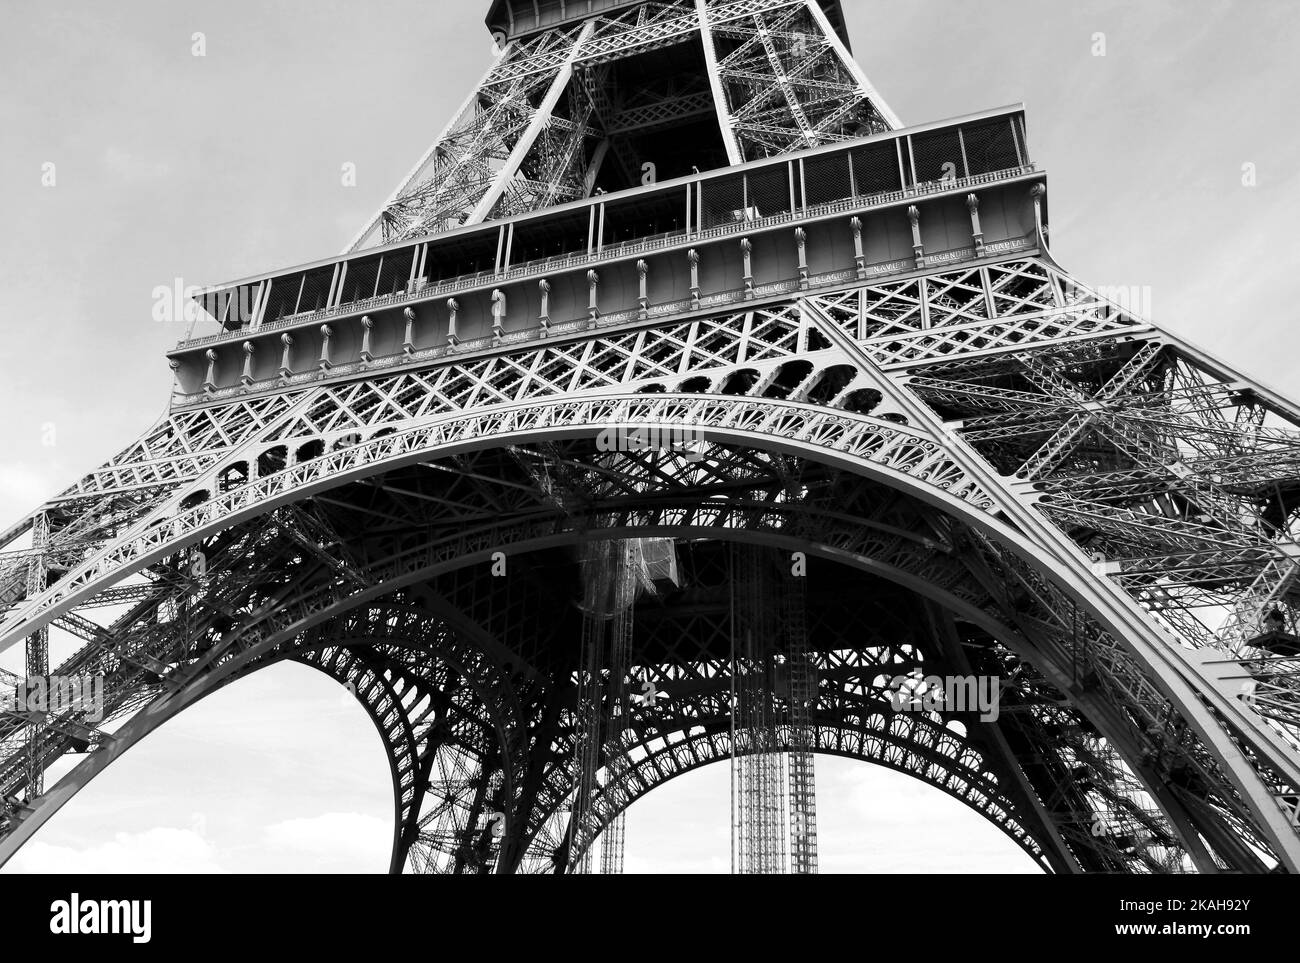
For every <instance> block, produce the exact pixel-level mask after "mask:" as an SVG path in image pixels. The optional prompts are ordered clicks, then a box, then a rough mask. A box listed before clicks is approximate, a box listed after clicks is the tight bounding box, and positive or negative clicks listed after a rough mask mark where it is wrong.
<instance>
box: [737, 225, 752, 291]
mask: <svg viewBox="0 0 1300 963" xmlns="http://www.w3.org/2000/svg"><path fill="white" fill-rule="evenodd" d="M740 256H741V258H742V259H743V261H744V262H745V278H744V280H745V300H746V301H752V300H754V242H753V241H751V240H750V239H749V238H747V237H742V238H741V239H740Z"/></svg>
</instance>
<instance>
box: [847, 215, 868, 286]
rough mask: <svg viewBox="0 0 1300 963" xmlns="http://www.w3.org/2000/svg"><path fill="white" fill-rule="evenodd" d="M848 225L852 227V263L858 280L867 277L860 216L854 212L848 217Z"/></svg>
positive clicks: (863, 279)
mask: <svg viewBox="0 0 1300 963" xmlns="http://www.w3.org/2000/svg"><path fill="white" fill-rule="evenodd" d="M849 227H850V228H852V229H853V264H854V266H855V267H856V268H857V271H858V280H859V281H865V280H866V279H867V253H866V250H865V248H863V246H862V218H860V217H858V216H857V215H856V214H855V215H854V216H853V217H851V218H849Z"/></svg>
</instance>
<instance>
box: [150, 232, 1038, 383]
mask: <svg viewBox="0 0 1300 963" xmlns="http://www.w3.org/2000/svg"><path fill="white" fill-rule="evenodd" d="M1033 247H1034V243H1033V239H1032V236H1026V237H1020V238H1012V239H1009V240H1006V241H998V242H996V243H994V244H987V245H985V247H984V251H983V254H982V255H979V258H980V259H981V260H987V259H988V258H990V257H1000V256H1003V255H1007V254H1015V253H1020V252H1024V251H1029V250H1031V249H1032V248H1033ZM976 258H977V253H976V250H975V248H973V247H961V248H954V249H951V250H947V251H935V252H927V253H926V254H925V263H926V265H927V266H928V265H932V264H949V263H951V264H959V263H962V262H966V261H971V260H975V259H976ZM915 270H917V266H916V263H915V261H914V260H911V259H908V260H905V261H882V262H878V263H874V264H867V265H866V266H865V271H864V273H865V275H866V277H868V278H871V279H873V280H874V279H879V278H884V277H889V276H891V275H899V274H906V273H909V272H912V271H915ZM855 282H859V278H858V273H857V271H856V269H848V270H839V271H830V272H826V273H823V274H814V275H811V276H810V277H809V278H808V280H807V285H806V287H805V285H804V284H803V283H802V282H801V281H800V280H799V279H798V278H789V279H783V280H780V281H772V282H768V283H765V284H758V285H755V286H754V288H753V289H752V290H749V289H746V288H732V289H730V290H726V291H719V292H714V293H710V294H706V295H704V296H702V297H701V298H700V299H699V307H698V308H696V307H695V302H694V301H692V300H691V299H685V298H684V299H677V300H674V301H666V302H662V303H659V304H652V305H649V306H648V307H647V309H646V311H645V313H644V315H643V314H642V311H641V310H640V309H639V308H632V309H629V310H625V311H619V312H615V313H610V314H605V315H601V316H599V317H598V318H595V319H592V318H590V317H583V318H578V319H575V320H571V321H565V322H560V323H552V324H551V325H550V326H549V327H548V328H546V329H543V328H541V327H533V328H527V329H525V330H522V331H512V332H510V333H509V334H505V335H502V336H501V337H500V338H493V337H491V336H487V337H481V338H474V339H471V340H467V341H461V342H459V343H458V344H456V345H455V346H450V345H441V346H438V347H433V348H424V349H421V350H418V351H415V352H414V353H412V354H409V355H408V354H405V353H398V354H392V355H388V356H386V357H379V358H375V359H374V360H373V361H369V362H361V361H355V362H348V363H346V364H336V365H334V366H333V367H332V368H331V369H330V371H329V374H328V376H327V377H328V378H330V379H334V378H339V377H347V376H349V375H354V374H358V373H363V372H364V373H367V374H370V373H373V372H375V371H383V370H384V369H387V368H396V367H404V366H407V365H410V364H421V363H427V362H429V361H435V360H439V359H443V360H454V359H459V358H461V357H464V356H468V355H473V354H476V353H477V352H480V351H487V350H489V349H500V348H510V347H512V346H516V345H521V344H526V343H528V342H532V341H541V340H543V338H545V339H546V340H554V339H555V338H559V337H563V336H564V335H569V334H580V333H582V332H587V331H593V330H600V329H604V328H613V327H617V326H620V325H624V324H630V323H634V322H637V321H641V320H644V319H646V318H666V317H671V316H673V315H677V314H686V313H688V312H692V311H696V310H700V311H708V310H714V309H717V308H721V307H726V306H729V305H737V304H747V303H753V302H754V301H755V300H762V299H765V298H769V297H777V296H780V295H783V294H793V293H796V292H799V291H801V290H824V289H827V288H834V287H843V286H845V285H849V284H853V283H855ZM322 377H323V376H322V374H321V373H320V372H319V371H314V370H312V371H303V372H298V373H295V374H291V375H289V376H288V377H286V378H281V377H275V378H267V379H265V380H263V381H258V382H254V383H252V384H251V385H248V386H244V385H233V386H230V387H225V388H217V389H214V390H212V391H209V392H204V393H198V394H182V393H180V392H176V393H174V394H173V403H174V404H176V405H188V404H197V403H207V402H210V401H215V400H222V399H227V398H231V397H235V396H238V395H243V394H248V393H250V392H255V391H260V390H280V389H283V388H285V387H292V386H294V385H305V384H311V383H315V382H318V381H320V380H321V379H322Z"/></svg>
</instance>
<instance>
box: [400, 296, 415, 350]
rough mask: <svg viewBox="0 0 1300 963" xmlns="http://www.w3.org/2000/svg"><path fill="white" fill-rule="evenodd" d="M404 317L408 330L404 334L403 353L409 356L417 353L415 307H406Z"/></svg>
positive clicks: (403, 312)
mask: <svg viewBox="0 0 1300 963" xmlns="http://www.w3.org/2000/svg"><path fill="white" fill-rule="evenodd" d="M402 317H404V318H405V319H406V331H405V332H403V334H402V354H404V355H406V356H407V357H408V358H409V357H410V356H411V355H413V354H415V308H406V309H404V310H403V311H402Z"/></svg>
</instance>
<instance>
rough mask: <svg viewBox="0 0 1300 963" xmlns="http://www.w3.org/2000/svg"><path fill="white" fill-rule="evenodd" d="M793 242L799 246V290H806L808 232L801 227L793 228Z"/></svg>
mask: <svg viewBox="0 0 1300 963" xmlns="http://www.w3.org/2000/svg"><path fill="white" fill-rule="evenodd" d="M794 242H795V244H796V245H797V246H798V248H799V290H800V291H807V290H808V285H809V282H808V232H807V231H805V230H804V229H803V228H802V227H796V228H795V229H794Z"/></svg>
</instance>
